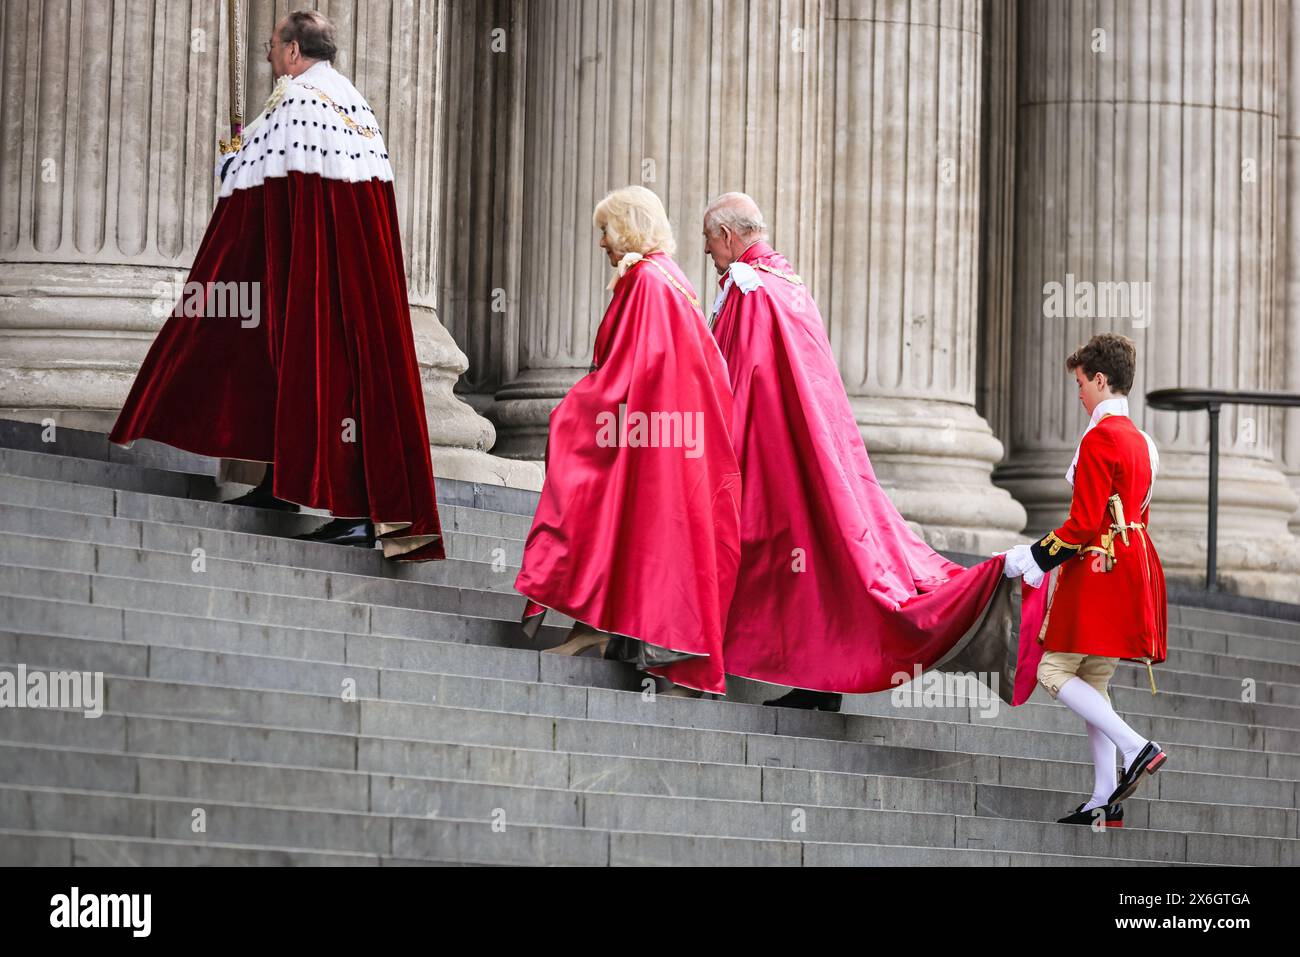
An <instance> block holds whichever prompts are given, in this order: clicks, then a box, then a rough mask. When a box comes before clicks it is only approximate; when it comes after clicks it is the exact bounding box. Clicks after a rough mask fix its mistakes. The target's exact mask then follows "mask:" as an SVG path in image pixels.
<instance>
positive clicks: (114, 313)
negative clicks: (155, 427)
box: [0, 263, 542, 490]
mask: <svg viewBox="0 0 1300 957" xmlns="http://www.w3.org/2000/svg"><path fill="white" fill-rule="evenodd" d="M178 275H179V276H180V279H182V280H183V279H184V272H183V271H181V272H179V273H178V270H177V269H176V268H174V267H162V266H133V265H120V264H107V265H104V264H77V263H66V264H49V263H6V264H5V267H4V279H3V281H0V342H2V343H3V344H4V348H3V350H2V351H3V355H4V358H3V359H2V360H0V409H3V410H4V413H3V414H4V415H5V416H6V417H9V418H14V419H21V420H25V421H34V422H40V421H41V420H42V419H44V418H47V417H51V418H54V419H55V420H56V421H57V422H58V424H60V425H62V426H66V427H68V428H76V429H87V430H90V431H98V432H108V431H109V430H110V429H111V428H112V426H113V423H114V422H115V421H116V420H117V415H118V411H119V410H120V409H121V407H122V403H123V402H124V401H125V400H126V395H127V392H128V391H129V390H130V388H131V383H132V382H133V381H134V380H135V375H136V373H137V372H138V371H139V368H140V363H141V362H142V361H143V360H144V357H145V354H146V353H147V352H148V350H149V346H150V345H151V344H152V342H153V338H154V336H155V335H156V334H157V332H158V330H159V329H160V328H161V327H162V324H163V322H164V320H165V318H166V316H167V314H168V313H169V312H170V310H171V305H172V303H171V302H170V301H169V300H167V299H162V298H160V296H161V297H169V296H170V295H172V293H171V286H170V285H168V284H170V283H173V282H175V281H176V280H177V277H178ZM411 324H412V332H413V337H414V340H415V350H416V359H417V362H418V363H419V367H420V379H421V385H422V388H423V392H424V403H425V417H426V419H427V420H428V432H429V445H430V449H431V453H432V458H433V468H434V475H435V477H437V476H439V475H441V476H443V477H445V478H457V479H463V480H465V481H469V482H480V483H483V484H491V485H510V486H513V487H517V488H526V489H534V490H536V489H538V488H540V487H541V481H542V470H541V468H540V467H539V466H531V467H529V466H526V465H524V464H523V463H518V462H513V461H509V460H506V459H503V458H499V457H497V456H495V455H490V454H488V450H489V449H491V448H492V444H493V441H494V440H495V438H496V432H495V430H494V429H493V427H492V423H491V422H489V421H488V420H487V419H485V418H484V417H483V416H481V415H479V414H478V413H477V412H475V411H474V409H473V408H471V407H470V406H469V405H467V404H466V403H464V402H462V401H461V400H460V399H458V398H457V397H456V396H455V395H454V393H453V391H452V389H453V387H454V386H455V384H456V380H457V379H458V378H459V377H460V375H461V373H462V372H464V371H465V369H466V368H468V360H467V359H466V357H465V354H464V353H463V352H461V351H460V349H459V348H457V346H456V343H455V341H454V340H453V339H452V337H451V334H450V333H449V332H448V331H447V330H446V328H445V327H444V326H443V325H442V323H441V322H439V321H438V317H437V314H436V313H435V312H434V310H433V309H431V308H429V307H427V306H420V305H415V304H412V306H411Z"/></svg>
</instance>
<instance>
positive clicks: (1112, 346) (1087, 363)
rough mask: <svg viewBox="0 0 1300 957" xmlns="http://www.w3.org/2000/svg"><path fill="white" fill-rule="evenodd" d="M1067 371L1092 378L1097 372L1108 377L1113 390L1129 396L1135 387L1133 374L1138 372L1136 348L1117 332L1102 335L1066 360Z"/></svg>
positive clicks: (1090, 340)
mask: <svg viewBox="0 0 1300 957" xmlns="http://www.w3.org/2000/svg"><path fill="white" fill-rule="evenodd" d="M1065 368H1067V369H1068V370H1070V371H1071V372H1073V371H1074V370H1075V369H1076V368H1079V369H1082V370H1083V374H1084V375H1085V376H1087V377H1088V378H1089V379H1091V378H1092V377H1093V376H1095V375H1096V374H1097V373H1098V372H1100V373H1101V374H1102V375H1104V376H1105V377H1106V381H1107V383H1109V385H1110V391H1111V392H1114V393H1115V394H1116V395H1128V390H1129V389H1131V388H1133V375H1134V373H1135V372H1136V371H1137V347H1136V346H1134V345H1133V340H1132V339H1130V338H1129V337H1128V336H1122V335H1120V334H1119V333H1118V332H1103V333H1101V334H1100V335H1096V336H1093V337H1092V338H1091V339H1089V340H1088V343H1087V345H1082V346H1079V348H1077V349H1075V350H1074V352H1072V353H1070V357H1069V358H1068V359H1066V360H1065Z"/></svg>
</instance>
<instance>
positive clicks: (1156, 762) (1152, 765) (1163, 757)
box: [1146, 751, 1169, 774]
mask: <svg viewBox="0 0 1300 957" xmlns="http://www.w3.org/2000/svg"><path fill="white" fill-rule="evenodd" d="M1168 760H1169V756H1168V755H1167V754H1165V753H1164V752H1163V751H1161V752H1160V753H1159V754H1157V755H1156V756H1155V757H1154V758H1152V759H1151V760H1150V761H1148V762H1147V769H1146V770H1147V774H1155V773H1156V772H1157V771H1159V770H1160V768H1161V766H1162V765H1163V764H1164V763H1165V762H1166V761H1168Z"/></svg>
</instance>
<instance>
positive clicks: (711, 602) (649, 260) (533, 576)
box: [515, 253, 740, 693]
mask: <svg viewBox="0 0 1300 957" xmlns="http://www.w3.org/2000/svg"><path fill="white" fill-rule="evenodd" d="M693 300H694V292H693V290H691V288H690V283H689V282H688V281H687V279H686V277H685V276H684V275H683V274H682V272H681V270H680V269H678V267H677V264H676V263H674V262H673V261H672V259H670V258H669V257H668V256H666V255H663V254H662V253H654V254H651V255H650V256H647V257H646V258H645V259H644V260H642V261H641V262H639V263H637V264H636V265H634V266H632V267H631V269H630V270H629V271H628V272H627V273H626V275H624V276H623V277H622V278H621V279H620V280H619V281H618V284H617V285H616V287H615V289H614V296H613V299H612V300H611V302H610V304H609V308H608V309H607V310H606V312H605V317H604V319H603V320H602V322H601V325H600V330H599V332H598V333H597V336H596V344H595V360H594V365H595V368H594V370H593V371H592V372H590V373H588V374H587V375H586V376H585V377H584V378H582V379H581V380H579V381H578V383H577V384H576V385H574V386H573V388H572V389H570V390H569V392H568V394H567V395H566V396H565V397H564V399H563V400H562V401H561V402H560V404H559V405H557V406H556V407H555V409H554V410H553V411H552V412H551V417H550V432H549V438H548V440H547V471H546V482H545V485H544V486H543V488H542V495H541V500H540V502H539V503H538V506H537V512H536V514H535V516H534V518H533V525H532V529H531V530H530V531H529V533H528V540H527V543H526V545H525V547H524V560H523V568H522V570H521V571H520V573H519V576H518V578H517V579H516V581H515V587H516V588H517V589H518V590H519V592H520V593H521V594H523V595H524V596H525V597H526V598H528V599H530V601H531V602H532V603H535V604H530V605H529V609H528V611H527V612H526V614H531V613H535V612H538V611H540V609H538V608H536V607H535V606H536V605H542V606H545V607H547V608H554V609H555V610H557V611H560V612H562V613H564V614H566V615H569V616H570V617H572V618H574V619H576V620H578V621H582V622H586V623H587V624H589V625H592V626H593V627H595V628H599V629H600V630H602V631H608V632H611V633H614V634H620V635H627V636H629V637H632V638H637V639H640V640H642V641H646V642H649V643H651V644H655V645H659V646H660V647H663V648H668V649H671V650H673V651H679V652H685V653H689V654H694V655H701V656H707V657H699V658H694V659H690V660H686V661H682V662H678V663H675V664H672V665H669V666H667V667H665V668H662V669H654V673H657V674H661V675H663V676H664V677H667V678H669V679H671V680H672V681H674V682H676V683H678V684H681V685H684V686H686V687H690V688H695V689H698V690H702V691H709V692H716V693H724V692H725V690H726V682H725V677H724V670H723V660H722V631H723V621H724V618H725V615H726V609H727V606H728V604H729V603H730V600H731V594H732V590H733V588H734V587H735V575H736V564H737V562H738V561H739V555H740V549H739V521H740V488H739V485H740V480H739V474H738V472H739V470H738V468H737V465H736V457H735V453H734V452H733V450H732V447H731V440H730V437H729V436H728V434H727V422H728V421H729V419H730V417H731V394H730V391H729V389H728V387H727V370H726V367H725V365H724V364H723V361H722V356H721V355H720V354H719V352H718V348H717V345H716V344H715V343H714V341H713V339H712V338H711V336H710V335H709V329H708V327H707V325H706V324H705V322H704V317H703V315H702V314H701V313H700V312H699V307H698V304H697V303H694V302H693ZM620 406H625V408H626V412H625V416H626V421H627V422H628V423H629V429H628V433H627V439H626V441H623V439H622V437H621V435H620V433H619V432H618V431H617V430H615V432H614V433H613V434H614V435H615V436H619V439H618V441H617V442H615V443H613V444H610V441H609V440H610V437H611V433H610V432H609V431H606V432H605V434H604V436H603V437H601V435H600V433H599V431H598V429H599V426H600V423H601V422H602V421H603V422H604V423H605V424H606V425H608V424H609V422H610V418H609V416H611V415H612V416H614V417H615V418H617V416H618V415H619V409H620ZM634 413H645V414H647V415H649V414H651V413H661V414H662V413H681V414H682V415H683V417H685V416H687V415H689V416H691V417H692V419H693V421H694V422H695V423H696V426H695V427H696V429H697V431H696V432H695V441H696V442H697V444H696V445H695V446H694V448H695V449H698V452H699V454H689V455H688V454H687V451H688V450H687V449H686V448H683V447H664V446H663V445H661V446H660V447H657V448H656V447H648V446H646V445H643V444H642V445H636V446H634V445H633V442H634V441H642V440H641V439H636V438H635V437H634V433H633V431H632V429H631V425H632V423H633V419H632V416H633V414H634ZM598 416H603V418H600V419H598ZM683 421H684V418H683ZM659 434H661V435H662V433H659ZM681 435H682V437H683V439H685V436H686V433H685V432H683V433H681Z"/></svg>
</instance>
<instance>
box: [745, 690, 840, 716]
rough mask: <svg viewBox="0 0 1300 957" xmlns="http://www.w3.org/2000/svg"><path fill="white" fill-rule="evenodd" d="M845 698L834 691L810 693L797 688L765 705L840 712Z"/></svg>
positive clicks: (765, 702)
mask: <svg viewBox="0 0 1300 957" xmlns="http://www.w3.org/2000/svg"><path fill="white" fill-rule="evenodd" d="M843 700H844V696H843V695H840V694H837V693H835V692H834V691H809V690H808V689H806V688H795V689H794V690H793V691H790V692H787V693H786V694H783V695H782V696H781V697H779V698H773V699H772V700H771V701H764V702H763V704H765V705H768V706H769V707H773V708H803V709H804V710H805V711H839V710H840V704H841V703H842V702H843Z"/></svg>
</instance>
